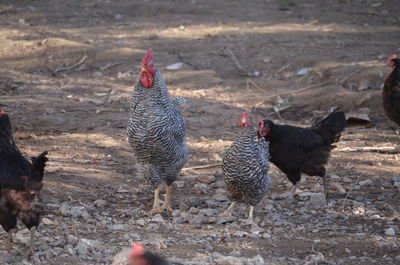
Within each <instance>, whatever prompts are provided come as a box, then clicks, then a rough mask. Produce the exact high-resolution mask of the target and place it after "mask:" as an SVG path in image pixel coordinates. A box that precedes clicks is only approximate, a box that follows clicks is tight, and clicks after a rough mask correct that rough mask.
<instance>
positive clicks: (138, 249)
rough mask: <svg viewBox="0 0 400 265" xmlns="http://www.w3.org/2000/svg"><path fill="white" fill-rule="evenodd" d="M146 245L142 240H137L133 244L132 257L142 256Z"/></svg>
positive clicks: (130, 255)
mask: <svg viewBox="0 0 400 265" xmlns="http://www.w3.org/2000/svg"><path fill="white" fill-rule="evenodd" d="M144 252H145V251H144V247H143V244H142V243H140V242H136V243H133V244H132V250H131V252H130V254H129V257H130V258H136V257H140V256H142V255H143V254H144Z"/></svg>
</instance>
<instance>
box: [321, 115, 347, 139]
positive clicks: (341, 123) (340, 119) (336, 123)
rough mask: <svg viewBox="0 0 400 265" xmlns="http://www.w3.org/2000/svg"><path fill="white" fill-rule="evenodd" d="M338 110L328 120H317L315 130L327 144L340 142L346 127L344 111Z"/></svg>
mask: <svg viewBox="0 0 400 265" xmlns="http://www.w3.org/2000/svg"><path fill="white" fill-rule="evenodd" d="M338 110H339V108H336V109H335V110H334V111H332V112H331V113H330V114H329V115H328V116H327V117H326V118H323V119H321V120H317V121H316V122H315V124H314V126H313V129H314V130H316V131H318V133H319V134H320V135H321V136H322V137H323V138H324V139H325V141H326V143H327V144H332V143H334V142H337V141H339V138H340V133H341V132H342V131H343V130H344V128H345V127H346V123H347V120H346V116H345V115H344V113H343V112H342V111H338Z"/></svg>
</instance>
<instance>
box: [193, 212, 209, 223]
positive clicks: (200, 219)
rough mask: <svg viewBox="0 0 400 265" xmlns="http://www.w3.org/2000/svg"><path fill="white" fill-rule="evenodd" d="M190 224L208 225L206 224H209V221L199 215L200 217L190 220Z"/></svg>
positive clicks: (196, 216) (194, 216)
mask: <svg viewBox="0 0 400 265" xmlns="http://www.w3.org/2000/svg"><path fill="white" fill-rule="evenodd" d="M189 223H191V224H206V223H208V220H207V218H206V217H205V216H204V215H201V214H198V215H192V216H191V217H190V218H189Z"/></svg>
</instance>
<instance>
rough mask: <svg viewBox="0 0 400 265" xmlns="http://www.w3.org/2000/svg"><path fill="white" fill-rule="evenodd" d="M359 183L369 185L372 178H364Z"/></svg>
mask: <svg viewBox="0 0 400 265" xmlns="http://www.w3.org/2000/svg"><path fill="white" fill-rule="evenodd" d="M358 184H359V185H360V186H367V185H370V184H372V180H370V179H366V180H362V181H359V182H358Z"/></svg>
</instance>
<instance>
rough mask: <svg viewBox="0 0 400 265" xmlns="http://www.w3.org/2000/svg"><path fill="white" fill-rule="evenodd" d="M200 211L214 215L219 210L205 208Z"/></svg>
mask: <svg viewBox="0 0 400 265" xmlns="http://www.w3.org/2000/svg"><path fill="white" fill-rule="evenodd" d="M200 213H203V214H204V215H207V216H213V215H216V214H217V210H215V209H210V208H205V209H201V210H200Z"/></svg>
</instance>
